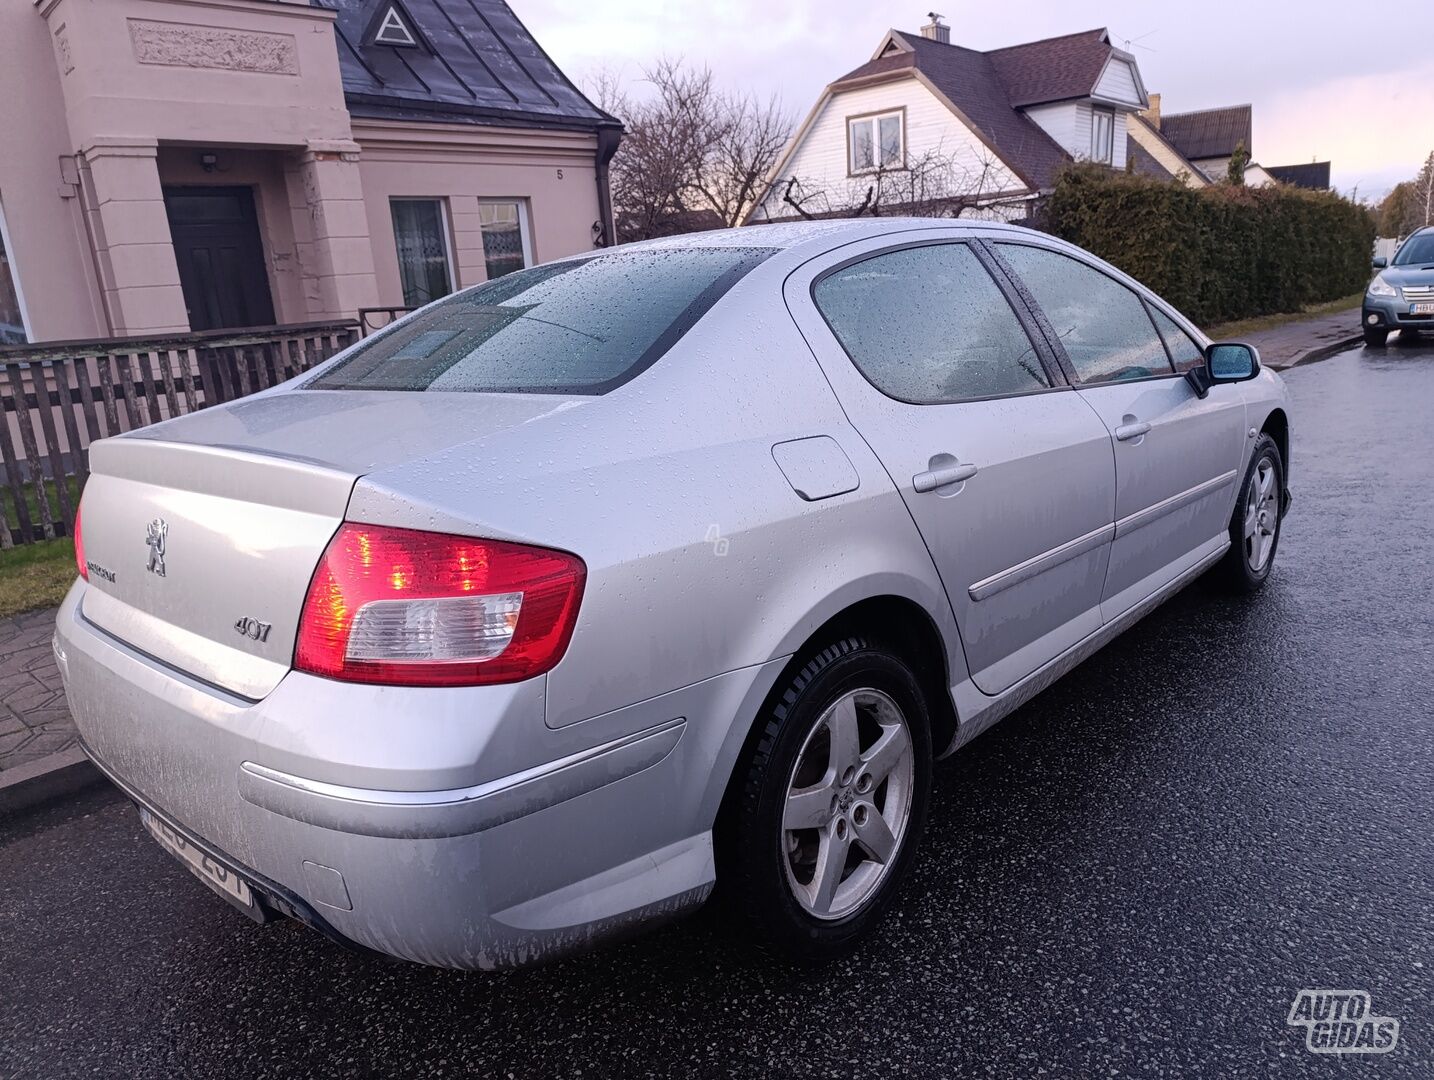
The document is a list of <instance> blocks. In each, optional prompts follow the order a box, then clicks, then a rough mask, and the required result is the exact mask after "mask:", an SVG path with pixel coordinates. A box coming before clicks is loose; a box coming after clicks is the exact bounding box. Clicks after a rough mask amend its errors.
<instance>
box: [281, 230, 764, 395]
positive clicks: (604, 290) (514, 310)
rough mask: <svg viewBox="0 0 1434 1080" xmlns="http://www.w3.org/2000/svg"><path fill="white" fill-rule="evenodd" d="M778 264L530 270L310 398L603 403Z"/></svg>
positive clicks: (664, 263) (363, 357) (654, 253)
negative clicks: (524, 398)
mask: <svg viewBox="0 0 1434 1080" xmlns="http://www.w3.org/2000/svg"><path fill="white" fill-rule="evenodd" d="M771 253H772V251H771V249H770V248H718V247H713V248H687V249H673V250H669V249H658V250H644V251H622V250H618V251H614V252H612V253H611V254H605V255H597V256H593V257H592V258H586V259H571V260H568V261H567V262H558V263H549V264H547V265H545V266H535V267H533V268H532V269H530V270H520V271H518V272H516V273H512V274H507V275H505V276H504V277H501V278H499V279H497V280H496V281H490V282H487V283H485V284H483V285H475V286H474V287H473V288H471V289H465V290H464V291H463V292H461V293H458V294H457V295H455V296H450V297H448V298H447V299H446V300H443V301H440V302H439V303H437V304H434V305H433V306H432V307H430V308H428V309H427V310H426V311H420V312H418V313H417V314H415V315H414V316H412V317H411V318H409V319H407V320H406V321H404V322H402V323H400V324H398V325H396V326H395V327H394V328H393V329H391V330H387V331H384V332H383V333H380V334H377V335H375V336H374V337H371V338H369V339H368V340H366V341H365V342H363V343H362V344H361V345H359V346H358V347H357V348H356V349H354V350H353V351H352V352H350V353H349V354H348V355H347V356H345V357H344V358H343V359H342V360H340V361H339V362H338V363H336V364H335V365H334V366H332V367H329V368H326V369H325V370H323V371H322V372H320V373H319V375H318V376H317V377H315V378H314V379H312V380H310V381H309V382H308V383H307V384H306V389H311V390H433V391H468V392H475V393H492V394H500V393H506V394H603V393H606V392H607V391H609V390H612V389H614V388H616V387H617V386H620V385H622V384H623V383H625V382H627V381H628V380H629V379H631V378H633V377H635V376H636V375H638V374H639V373H640V372H642V371H643V370H644V369H646V368H647V367H650V366H651V365H652V364H654V363H656V362H657V360H658V359H659V358H660V357H661V356H662V354H663V353H665V352H666V351H667V350H668V349H670V348H671V347H672V346H673V345H674V344H675V343H676V342H677V341H678V340H679V339H680V338H681V337H682V335H683V334H685V333H686V332H687V331H688V330H690V329H691V328H692V327H693V326H694V325H695V324H696V322H697V320H698V319H700V318H701V317H702V315H703V314H705V313H706V312H707V310H708V309H709V308H710V307H711V306H712V305H713V304H715V303H716V302H717V301H718V300H719V299H721V297H722V294H723V293H725V292H726V291H727V290H728V289H729V288H731V287H732V286H733V285H734V284H735V283H736V282H737V281H738V280H739V279H740V278H741V277H742V276H743V275H744V274H746V273H748V272H749V271H751V269H752V268H753V267H755V266H757V265H758V264H759V263H761V262H762V260H763V259H765V258H767V257H768V256H769V255H771Z"/></svg>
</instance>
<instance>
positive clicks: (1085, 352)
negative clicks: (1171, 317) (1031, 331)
mask: <svg viewBox="0 0 1434 1080" xmlns="http://www.w3.org/2000/svg"><path fill="white" fill-rule="evenodd" d="M998 247H999V248H1000V251H1001V254H1002V255H1003V256H1004V257H1005V259H1006V261H1007V262H1009V263H1010V264H1011V266H1012V267H1014V268H1015V270H1016V273H1018V274H1020V275H1021V278H1022V279H1023V280H1024V281H1025V283H1026V287H1027V288H1028V289H1030V291H1031V294H1032V295H1033V296H1034V297H1035V298H1036V303H1038V304H1040V305H1041V308H1042V310H1044V311H1045V313H1046V318H1047V319H1048V320H1049V321H1050V324H1051V326H1052V327H1053V328H1054V329H1055V332H1056V336H1057V337H1059V338H1060V340H1061V344H1062V345H1064V346H1065V350H1066V355H1067V356H1069V357H1070V361H1071V365H1072V366H1073V367H1074V368H1075V370H1076V374H1077V375H1078V376H1079V377H1080V380H1081V382H1083V383H1100V382H1115V381H1118V380H1121V379H1148V378H1150V377H1151V376H1153V375H1170V374H1173V373H1174V369H1173V368H1172V367H1171V366H1170V358H1169V357H1168V356H1166V355H1165V346H1164V345H1163V344H1161V341H1160V336H1159V335H1158V334H1157V333H1156V332H1155V325H1154V324H1153V323H1152V322H1151V321H1150V316H1149V315H1147V314H1146V312H1145V303H1144V302H1143V301H1142V300H1141V299H1140V297H1138V296H1136V295H1135V293H1133V292H1131V291H1130V290H1129V289H1127V288H1126V287H1125V286H1124V285H1122V284H1121V283H1120V282H1118V281H1116V280H1115V279H1114V278H1111V277H1107V276H1106V275H1105V274H1102V273H1101V272H1100V271H1099V270H1097V269H1095V268H1094V267H1092V266H1087V265H1086V264H1085V263H1083V262H1080V261H1079V260H1077V259H1072V258H1071V257H1070V256H1069V255H1062V254H1061V253H1060V252H1058V251H1049V250H1047V249H1045V248H1037V247H1031V246H1030V245H1027V244H1000V245H998Z"/></svg>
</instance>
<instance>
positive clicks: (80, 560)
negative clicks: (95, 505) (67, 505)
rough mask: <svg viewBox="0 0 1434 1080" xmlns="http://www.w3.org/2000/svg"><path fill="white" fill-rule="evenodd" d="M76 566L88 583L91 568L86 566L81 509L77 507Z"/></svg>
mask: <svg viewBox="0 0 1434 1080" xmlns="http://www.w3.org/2000/svg"><path fill="white" fill-rule="evenodd" d="M75 565H76V566H77V567H79V570H80V577H82V578H84V579H85V580H86V581H89V580H90V568H89V567H88V566H86V565H85V539H84V536H83V535H81V533H80V508H79V507H78V506H77V507H75Z"/></svg>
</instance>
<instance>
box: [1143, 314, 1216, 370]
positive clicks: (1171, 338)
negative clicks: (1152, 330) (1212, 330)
mask: <svg viewBox="0 0 1434 1080" xmlns="http://www.w3.org/2000/svg"><path fill="white" fill-rule="evenodd" d="M1150 314H1151V315H1153V316H1154V317H1155V326H1156V329H1158V330H1159V331H1160V336H1161V337H1162V338H1164V339H1165V348H1166V349H1168V350H1169V352H1170V359H1171V360H1172V361H1174V363H1175V370H1176V371H1178V372H1180V373H1181V374H1182V375H1183V374H1184V373H1185V372H1187V371H1189V370H1190V369H1191V368H1198V367H1204V366H1205V353H1204V351H1203V350H1202V349H1201V348H1200V346H1199V345H1197V344H1196V343H1195V339H1194V338H1192V337H1191V336H1190V335H1189V334H1187V333H1186V332H1185V331H1184V330H1182V329H1180V326H1179V324H1177V323H1176V322H1175V320H1174V319H1172V318H1171V317H1170V316H1169V315H1167V314H1165V312H1163V311H1161V310H1160V309H1159V308H1155V307H1153V308H1151V309H1150Z"/></svg>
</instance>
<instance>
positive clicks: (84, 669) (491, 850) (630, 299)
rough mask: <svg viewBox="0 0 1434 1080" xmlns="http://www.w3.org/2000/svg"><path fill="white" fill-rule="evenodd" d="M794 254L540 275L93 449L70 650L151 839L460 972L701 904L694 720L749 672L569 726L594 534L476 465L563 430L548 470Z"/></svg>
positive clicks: (636, 689)
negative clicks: (714, 312)
mask: <svg viewBox="0 0 1434 1080" xmlns="http://www.w3.org/2000/svg"><path fill="white" fill-rule="evenodd" d="M768 254H769V252H767V251H766V250H763V249H757V250H753V249H747V248H728V249H712V250H707V251H702V252H688V253H685V254H684V253H681V252H674V253H669V254H668V255H667V256H665V257H658V258H653V257H647V258H643V259H638V258H635V257H632V256H624V255H622V254H620V253H619V254H614V255H606V256H602V257H600V258H594V259H578V260H572V261H570V262H568V263H559V264H550V265H548V266H544V267H540V268H536V269H534V270H530V271H526V272H522V273H519V274H514V275H511V276H509V277H507V278H504V279H500V280H498V281H495V282H492V283H490V284H488V285H485V286H481V287H479V288H477V289H474V290H469V291H468V292H466V293H463V294H459V295H457V296H455V297H452V298H449V299H448V300H446V301H442V302H440V303H438V304H436V305H433V306H431V307H430V308H427V309H424V310H423V311H421V312H419V313H416V314H415V315H414V316H412V317H410V318H409V319H407V320H404V321H403V322H402V323H400V324H397V325H396V326H395V327H393V328H391V329H390V330H388V331H387V332H385V333H384V334H381V335H379V336H376V337H374V338H372V339H369V340H368V341H367V342H365V343H362V344H360V345H359V346H358V347H356V348H355V349H353V350H350V351H349V352H348V353H347V354H346V355H344V356H342V357H339V358H337V359H336V360H335V361H333V362H331V363H330V364H329V365H327V366H326V367H325V368H323V369H320V371H319V372H318V373H317V375H316V376H314V377H312V378H310V379H307V380H305V383H304V384H303V385H302V386H294V387H285V388H280V389H279V390H277V391H273V392H269V393H266V394H261V395H256V396H255V397H252V398H249V399H246V400H244V401H240V402H237V403H234V404H233V405H230V406H225V407H220V408H215V409H211V410H206V411H204V412H201V413H197V414H194V415H192V416H188V417H181V418H178V419H176V420H172V421H169V422H167V423H164V424H160V425H156V426H154V427H152V428H149V429H145V430H143V431H140V432H135V433H131V434H130V435H126V436H121V437H118V438H114V439H109V440H104V441H102V442H99V443H96V444H95V445H94V447H93V448H92V451H91V469H92V475H91V478H90V480H89V483H88V485H87V487H86V490H85V494H84V499H83V505H82V508H81V511H80V519H79V522H78V525H77V530H76V531H77V536H76V547H77V558H78V561H79V573H80V580H78V581H77V582H76V584H75V586H74V587H73V589H72V590H71V592H70V594H69V596H68V597H67V599H66V601H65V603H64V605H63V606H62V608H61V610H60V613H59V617H58V624H57V629H56V637H55V651H56V655H57V657H58V660H59V664H60V669H61V673H62V675H63V677H64V680H65V685H66V690H67V694H68V697H69V701H70V705H71V709H72V711H73V713H74V716H75V721H76V724H77V726H78V728H79V730H80V733H81V736H82V738H83V741H84V745H85V748H86V750H87V751H88V752H89V753H90V755H91V756H92V757H93V758H94V760H95V761H96V762H97V764H99V766H100V767H101V768H102V769H103V770H104V771H105V772H106V773H107V774H108V775H109V776H110V777H111V778H112V779H113V780H114V781H115V782H116V784H118V785H119V786H120V787H121V788H122V789H123V790H124V791H125V792H126V793H128V794H129V795H130V797H131V798H132V799H133V800H134V801H135V802H136V803H137V804H138V805H139V806H140V808H141V816H142V819H143V821H144V823H145V825H146V827H147V828H149V830H150V831H151V833H153V834H154V835H155V837H156V839H157V840H159V842H160V843H162V844H163V845H165V846H166V847H167V848H168V849H169V850H170V851H171V852H172V853H174V854H175V855H176V856H177V857H178V858H180V859H182V860H183V861H185V862H186V863H187V864H188V866H189V867H190V869H192V870H193V871H194V872H195V873H196V875H198V876H199V877H200V878H201V879H202V880H204V881H205V883H206V884H208V885H209V886H210V887H211V888H213V889H214V890H215V891H216V892H218V893H220V894H221V895H222V896H224V897H225V898H226V899H227V900H229V901H230V902H231V903H234V904H235V905H236V906H238V907H240V908H241V909H243V910H244V911H245V912H246V913H247V914H249V915H250V916H252V917H254V918H255V919H257V920H259V921H265V920H267V919H268V918H271V917H273V916H275V915H288V916H291V917H295V918H298V919H301V920H302V921H304V922H307V923H309V924H310V925H312V926H314V927H316V928H317V929H319V930H321V931H323V932H325V933H327V934H330V935H331V936H334V937H336V938H338V939H341V940H343V941H345V942H347V943H350V944H358V945H361V946H365V947H367V948H370V949H373V950H377V951H379V952H383V953H386V954H390V955H394V956H399V957H405V958H408V959H413V960H418V961H423V962H426V963H432V964H438V965H444V966H454V967H495V966H507V965H511V964H516V963H522V962H525V961H528V960H532V959H535V958H538V957H542V956H547V955H551V954H555V953H560V952H563V951H566V950H569V949H572V948H576V947H579V946H582V945H585V944H587V943H589V942H590V941H591V940H593V939H594V938H595V937H599V936H601V935H603V934H605V933H611V932H614V931H616V930H619V929H621V928H622V927H624V926H627V925H629V924H632V923H635V922H641V921H649V920H651V919H653V918H656V917H662V916H667V915H671V914H674V913H676V912H678V911H680V910H682V909H684V908H685V907H687V906H690V905H692V904H694V903H696V902H699V901H700V900H701V899H702V898H703V897H705V895H706V893H707V892H708V890H709V889H710V887H711V880H712V872H711V857H710V837H708V836H707V834H706V830H705V828H704V827H700V821H699V820H697V818H694V822H693V823H692V824H691V825H690V827H689V822H688V821H687V820H686V818H687V817H688V816H692V815H694V814H696V813H697V812H696V810H694V807H695V806H696V799H695V797H689V796H688V794H687V793H689V792H694V791H697V790H698V789H697V788H696V787H695V786H694V784H693V780H692V777H693V774H694V773H695V772H697V771H698V770H700V769H701V768H702V767H703V760H704V755H708V756H709V757H708V760H710V755H711V754H712V752H713V748H712V746H711V745H708V744H707V742H706V741H704V740H706V739H707V738H708V736H695V737H687V738H685V739H684V730H685V728H686V726H687V717H688V716H690V715H694V714H696V713H699V712H706V711H715V712H718V713H721V712H723V711H724V710H729V711H728V713H727V714H728V715H730V716H735V715H737V713H738V711H739V706H740V703H741V700H742V697H743V695H745V694H746V693H747V692H748V691H749V690H750V689H751V686H752V680H753V679H754V678H755V673H753V672H748V673H746V674H745V675H744V676H743V677H742V678H739V679H726V680H723V679H711V680H707V681H705V682H701V683H700V685H697V686H696V687H690V686H689V687H688V688H684V689H683V690H681V691H677V692H674V693H671V694H666V695H663V694H653V693H650V692H648V690H647V689H645V688H644V687H643V686H642V685H641V684H640V683H637V682H635V681H634V683H633V684H632V685H631V686H630V687H629V688H625V691H624V692H623V695H622V703H623V707H621V708H617V709H611V710H607V711H606V712H604V713H603V714H602V715H601V716H598V717H596V718H594V719H592V720H591V721H589V722H588V723H566V724H564V723H557V722H555V720H554V715H553V711H552V708H551V702H550V699H549V678H548V676H549V673H550V672H551V670H552V669H553V667H554V665H556V664H557V663H558V662H559V661H560V660H561V659H562V658H563V656H564V654H565V653H566V651H567V650H568V646H569V642H570V639H571V637H572V635H573V633H574V629H575V626H576V625H577V622H578V616H579V613H580V611H581V610H582V608H583V600H584V594H585V591H586V590H587V589H588V588H589V587H590V585H591V583H590V581H589V575H588V566H587V564H586V563H585V561H584V558H583V555H582V554H580V553H578V552H576V551H574V550H571V548H573V547H576V546H581V545H580V544H575V543H573V541H574V540H580V539H581V533H580V532H574V531H572V530H571V529H569V530H568V531H566V532H564V533H563V535H562V536H561V537H557V535H556V532H555V531H553V530H545V529H544V528H543V527H542V526H541V524H537V523H538V522H541V520H542V519H543V515H544V514H546V513H548V509H547V508H546V507H545V506H544V504H543V501H542V498H541V496H542V493H541V492H537V493H534V492H532V491H531V490H529V491H527V492H526V493H522V494H519V493H514V494H512V495H511V496H510V499H511V505H510V506H507V507H505V506H504V505H502V504H501V503H495V501H494V499H493V498H491V497H490V498H478V499H477V502H478V503H479V504H480V505H478V507H477V508H476V509H474V510H473V511H472V512H471V514H470V515H469V517H468V520H467V521H466V522H465V521H463V520H460V519H459V517H458V515H457V512H456V511H455V510H454V506H455V505H463V504H464V499H463V497H461V496H463V495H464V493H465V492H467V491H468V490H469V489H471V490H473V491H477V490H479V489H480V488H481V489H483V490H485V491H488V492H493V491H496V490H501V489H502V484H501V480H502V477H501V475H500V476H498V477H497V478H496V479H495V476H494V473H495V471H501V466H499V465H496V463H495V461H494V460H493V459H491V458H487V457H485V453H486V450H485V449H484V448H486V447H492V446H495V445H497V444H498V443H500V442H502V441H503V440H508V441H509V442H512V441H514V440H517V439H520V438H521V437H523V436H525V435H527V434H529V433H537V434H536V435H534V438H535V439H537V441H536V442H535V443H533V444H531V445H530V447H529V449H530V451H531V453H532V454H533V455H534V456H538V455H541V454H542V453H543V452H544V450H543V442H542V434H541V433H542V432H543V430H544V425H549V426H550V427H551V426H552V425H569V426H571V425H572V424H573V423H574V420H573V417H574V416H576V415H578V414H580V413H581V412H582V410H584V409H585V408H588V407H590V406H591V405H592V404H593V403H594V402H597V401H600V400H601V399H602V397H603V395H605V394H607V393H609V392H610V391H612V390H614V389H616V388H618V387H621V386H623V385H624V384H626V383H627V382H628V381H629V380H631V379H632V378H634V377H635V376H636V375H638V374H640V373H641V372H642V371H643V370H645V369H646V368H647V367H649V366H651V365H652V364H654V363H656V362H657V361H658V359H659V358H660V357H661V356H662V355H663V354H664V353H665V352H667V351H668V350H669V349H670V348H672V346H673V345H674V344H676V343H677V342H678V341H680V340H681V339H682V338H683V336H684V335H685V334H686V333H687V332H688V331H689V330H690V329H691V328H692V327H693V326H694V325H695V324H696V322H697V321H698V320H699V319H700V318H701V317H702V316H703V314H704V313H705V312H706V311H707V310H709V309H710V308H711V307H712V306H713V305H714V304H715V303H717V302H718V301H719V300H720V299H721V298H722V296H723V295H724V294H725V293H726V291H727V290H728V289H730V288H731V287H732V285H734V284H735V283H736V282H737V281H739V280H740V279H741V278H742V277H743V276H744V275H746V274H747V273H748V272H749V271H750V270H751V269H752V268H753V267H755V266H757V265H758V264H760V263H761V261H762V260H763V259H764V258H766V256H767V255H768ZM495 453H496V451H495ZM438 461H446V462H447V465H446V466H443V467H442V468H440V467H439V466H437V465H435V462H438ZM455 463H456V464H455ZM527 464H528V463H522V464H520V463H518V462H516V461H515V462H514V465H513V470H514V472H515V473H516V472H519V471H521V469H522V468H525V467H527ZM425 474H428V475H427V481H428V483H427V484H417V483H415V482H413V481H412V480H411V479H410V480H409V481H407V482H404V481H402V480H399V479H395V478H396V477H402V476H404V475H409V476H410V477H411V476H413V475H425ZM485 484H486V487H485V486H484V485H485ZM435 493H438V494H435ZM455 493H456V494H455ZM475 498H477V497H476V496H475ZM471 501H472V500H470V502H471ZM520 503H521V504H522V510H521V512H520V506H519V504H520ZM502 520H506V521H507V522H508V525H507V527H506V530H507V531H506V534H505V535H500V534H503V533H504V532H505V530H504V529H503V528H495V527H493V525H492V523H493V522H494V521H502ZM480 522H482V524H479V523H480ZM544 533H546V534H547V535H544ZM560 541H566V542H567V546H564V543H563V542H560ZM597 550H599V548H598V546H597V545H592V546H590V547H589V551H590V552H591V551H597ZM604 561H606V560H604ZM602 587H603V583H602V582H599V585H598V588H599V589H602ZM709 674H714V673H709ZM693 681H694V682H696V681H697V680H693ZM729 699H730V700H729ZM710 737H711V738H713V739H716V740H717V741H718V742H719V743H720V741H721V739H722V738H723V733H722V732H718V731H715V730H714V731H713V732H712V733H711V735H710ZM679 742H680V743H682V749H681V750H680V751H679V750H678V749H677V748H678V745H679ZM655 808H666V809H667V810H668V811H669V812H670V813H669V816H667V817H666V818H664V816H663V815H662V814H660V813H658V814H655V813H654V812H653V811H654V809H655ZM698 817H700V815H698ZM594 822H602V823H603V825H604V829H603V832H602V834H601V835H602V836H603V837H605V838H608V840H609V841H610V842H605V843H594V841H593V835H594V834H593V829H592V825H593V823H594ZM674 836H675V837H676V838H677V839H675V840H674V839H673V837H674ZM613 838H616V839H613Z"/></svg>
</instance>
